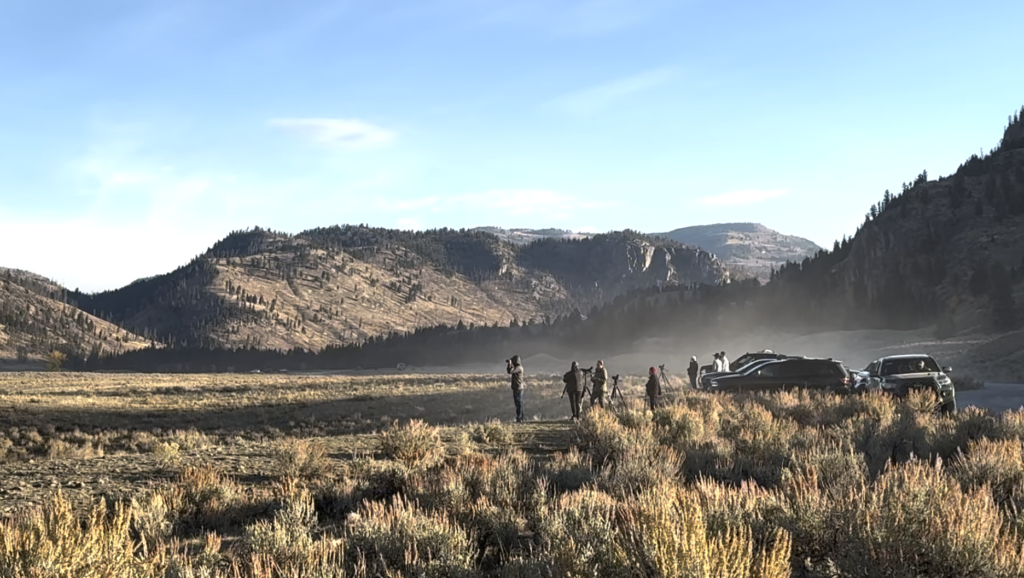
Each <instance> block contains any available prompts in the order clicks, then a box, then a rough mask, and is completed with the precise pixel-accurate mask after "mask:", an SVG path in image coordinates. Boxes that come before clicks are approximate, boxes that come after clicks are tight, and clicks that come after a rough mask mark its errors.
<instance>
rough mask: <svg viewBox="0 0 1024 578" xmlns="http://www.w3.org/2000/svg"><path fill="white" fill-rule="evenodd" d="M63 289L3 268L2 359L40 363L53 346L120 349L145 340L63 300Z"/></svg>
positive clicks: (79, 351) (82, 350)
mask: <svg viewBox="0 0 1024 578" xmlns="http://www.w3.org/2000/svg"><path fill="white" fill-rule="evenodd" d="M64 296H65V292H64V290H63V289H62V288H61V287H59V286H57V285H56V284H55V283H53V282H52V281H50V280H48V279H44V278H42V277H39V276H38V275H34V274H32V273H28V272H25V271H18V270H13V269H3V268H0V364H3V365H6V366H11V365H15V364H17V365H29V366H31V365H33V364H38V363H39V362H40V361H41V360H42V359H43V358H44V357H45V356H46V355H48V354H49V353H50V352H51V351H54V350H58V351H62V352H64V353H68V354H75V355H89V354H90V353H93V352H95V353H97V354H117V353H122V352H124V351H131V350H134V349H139V348H141V347H145V346H147V345H148V344H149V342H147V341H146V340H144V339H143V338H141V337H139V336H138V335H134V334H132V333H130V332H128V331H125V330H124V329H122V328H120V327H118V326H116V325H114V324H112V323H109V322H107V321H104V320H102V319H99V318H97V317H95V316H93V315H90V314H88V313H85V312H83V311H81V310H80V309H78V308H75V307H72V306H70V305H67V304H66V303H64V302H63V299H64Z"/></svg>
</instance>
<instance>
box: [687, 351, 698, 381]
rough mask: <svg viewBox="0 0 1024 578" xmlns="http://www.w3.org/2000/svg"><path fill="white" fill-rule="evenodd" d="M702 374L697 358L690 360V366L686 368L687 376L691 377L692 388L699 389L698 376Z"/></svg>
mask: <svg viewBox="0 0 1024 578" xmlns="http://www.w3.org/2000/svg"><path fill="white" fill-rule="evenodd" d="M698 373H700V364H699V363H697V356H696V355H694V356H693V357H691V358H690V366H689V367H687V368H686V374H687V375H689V376H690V387H697V374H698Z"/></svg>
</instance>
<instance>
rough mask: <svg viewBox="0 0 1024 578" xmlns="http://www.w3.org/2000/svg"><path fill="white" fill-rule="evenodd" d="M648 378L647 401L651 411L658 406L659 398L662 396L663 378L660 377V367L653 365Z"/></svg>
mask: <svg viewBox="0 0 1024 578" xmlns="http://www.w3.org/2000/svg"><path fill="white" fill-rule="evenodd" d="M647 373H648V375H649V377H648V378H647V401H648V402H649V407H650V408H651V411H652V412H653V411H654V408H655V407H656V406H657V402H658V398H659V397H661V379H660V378H658V369H657V368H655V367H652V368H650V369H649V370H648V372H647Z"/></svg>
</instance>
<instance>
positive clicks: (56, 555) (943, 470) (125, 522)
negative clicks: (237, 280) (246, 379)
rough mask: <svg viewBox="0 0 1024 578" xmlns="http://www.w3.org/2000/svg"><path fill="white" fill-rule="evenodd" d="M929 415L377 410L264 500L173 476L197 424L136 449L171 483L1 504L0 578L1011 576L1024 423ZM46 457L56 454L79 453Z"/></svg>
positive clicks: (270, 488) (280, 470)
mask: <svg viewBox="0 0 1024 578" xmlns="http://www.w3.org/2000/svg"><path fill="white" fill-rule="evenodd" d="M275 379H276V378H275ZM281 379H285V378H281ZM410 379H411V378H410ZM392 385H394V384H392ZM365 386H366V388H367V390H373V384H371V383H366V384H365ZM489 386H490V385H489V383H488V382H487V381H483V380H482V381H481V382H480V383H478V384H476V385H475V386H474V387H480V388H485V387H489ZM378 387H379V386H378ZM440 389H441V391H439V393H438V395H443V392H444V390H443V388H440ZM503 393H504V392H503ZM257 395H259V394H257ZM554 395H555V396H557V392H556V393H555V394H554ZM264 399H267V398H266V397H265V398H264ZM210 403H212V401H211V402H210ZM931 409H932V408H931V406H930V402H928V400H926V399H923V398H921V397H920V396H910V397H908V398H907V399H903V400H897V399H893V398H890V397H885V396H876V395H865V396H846V397H836V396H830V395H818V394H809V393H806V392H795V393H779V394H773V395H749V396H737V397H733V396H724V395H713V394H707V393H703V392H685V393H684V394H683V395H680V396H678V397H677V398H676V399H675V400H674V401H673V402H672V403H669V404H666V405H665V406H663V407H660V408H659V409H658V410H657V411H655V412H654V413H653V414H652V413H651V412H647V411H644V410H643V408H642V406H640V405H639V402H636V401H635V400H634V401H631V402H629V403H625V404H617V405H616V407H615V408H614V409H613V410H606V409H600V408H597V409H591V410H588V411H587V412H586V413H585V414H584V417H583V420H582V421H581V423H579V424H571V423H568V422H567V421H565V420H559V421H542V420H538V421H532V422H531V423H529V424H515V425H513V424H502V423H499V422H497V421H493V420H491V421H484V422H482V423H471V424H466V425H463V426H446V427H441V426H438V425H435V424H432V423H430V422H429V421H427V420H423V419H409V420H401V421H395V420H392V419H388V420H386V421H384V420H382V419H380V416H376V423H379V424H381V425H382V426H383V427H382V428H380V430H379V431H378V432H377V433H374V434H371V435H366V436H362V437H359V441H358V444H356V442H354V441H351V440H349V441H346V442H344V443H347V444H350V446H351V447H354V446H355V445H361V447H364V448H365V449H364V451H362V452H361V453H349V454H345V455H341V454H339V453H338V451H337V449H336V448H337V447H338V444H339V443H342V442H341V441H339V440H336V439H332V438H293V437H288V436H278V437H279V439H275V440H272V441H267V442H265V443H264V445H263V446H261V447H264V448H266V453H267V456H268V458H267V461H268V464H269V465H268V466H267V470H266V471H267V476H268V478H269V481H267V482H265V483H262V484H261V483H254V482H252V481H251V480H249V481H246V478H245V476H242V475H237V474H232V473H231V472H226V471H223V470H221V469H218V468H214V467H211V466H207V465H202V464H196V463H194V462H192V461H191V459H192V458H190V457H188V456H189V455H190V454H187V453H186V449H185V447H186V446H188V447H189V448H193V450H194V448H197V447H207V448H210V447H211V444H214V443H215V440H211V439H210V438H208V437H207V438H204V437H203V436H202V435H200V432H191V433H190V432H189V431H188V430H168V431H162V432H161V433H160V435H159V436H157V435H156V434H147V435H146V436H142V435H141V434H137V435H136V437H137V438H138V439H136V440H135V443H136V445H137V446H138V447H139V448H143V447H148V448H150V449H149V450H147V451H149V452H154V453H157V454H160V455H163V454H164V453H168V454H174V453H175V452H172V451H171V450H169V449H167V447H173V446H172V445H171V444H178V446H179V447H180V448H181V449H179V450H178V451H177V453H176V457H177V461H176V463H177V464H179V465H178V466H175V467H177V468H179V469H177V473H176V474H175V476H174V478H173V480H172V481H170V482H168V483H166V484H163V485H161V486H157V487H155V488H154V489H152V490H151V491H148V492H144V493H139V494H136V495H134V496H133V499H131V500H128V501H126V502H109V501H97V502H94V504H93V507H92V508H91V509H84V510H79V509H77V508H74V507H72V506H71V505H70V504H69V502H68V501H67V500H66V498H64V497H63V496H58V497H55V498H53V500H51V501H50V502H48V503H47V504H46V505H45V507H41V508H37V509H34V510H24V511H21V512H20V513H18V514H17V515H15V516H13V517H12V518H10V519H8V520H7V521H5V522H3V524H4V526H3V527H2V528H0V577H2V576H42V575H48V576H49V575H55V576H140V577H150V576H152V577H157V576H162V577H170V576H205V577H208V578H227V577H246V578H249V577H251V578H270V577H279V576H280V577H293V576H294V577H306V576H308V577H318V578H324V577H342V576H344V577H369V576H408V575H415V576H462V577H467V578H469V577H478V576H479V577H483V576H502V577H516V576H524V577H525V576H552V577H554V576H595V575H597V576H610V577H623V578H625V577H629V578H633V577H640V576H666V577H669V576H678V577H712V576H714V577H719V576H721V577H724V576H737V577H739V576H755V577H765V578H767V577H772V578H775V577H778V578H782V577H786V576H836V577H847V576H906V577H917V576H1006V577H1010V576H1021V575H1024V517H1022V516H1021V514H1020V512H1021V511H1024V412H1007V413H1004V414H992V413H989V412H985V411H981V410H976V409H973V410H969V411H961V412H957V413H955V414H953V415H951V416H943V415H939V414H936V413H934V412H932V411H931ZM58 434H59V432H58ZM58 434H53V435H50V438H47V437H46V435H47V434H46V432H45V431H44V432H42V433H40V432H36V435H35V436H32V435H29V434H25V433H24V432H21V433H19V436H18V439H19V440H21V438H22V437H26V438H34V437H38V439H39V440H40V441H41V443H44V444H45V443H46V441H47V439H63V438H59V435H58ZM54 436H57V437H54ZM4 439H9V440H10V438H4ZM346 439H348V438H346ZM64 441H65V443H67V444H69V445H68V446H67V447H65V448H63V449H62V447H61V446H56V445H53V444H51V446H50V447H54V448H56V449H54V450H53V451H54V452H55V454H62V453H68V454H71V455H74V454H77V453H78V452H86V451H94V450H87V449H86V446H85V445H82V444H79V443H78V442H73V441H72V438H70V437H69V438H67V439H66V440H64ZM11 443H14V442H11ZM89 447H94V446H89ZM213 448H214V449H216V448H217V446H213ZM193 450H188V451H193ZM551 450H557V451H555V452H552V451H551ZM75 457H80V456H75ZM171 457H173V456H167V458H168V460H170V461H173V460H171ZM54 459H57V460H59V459H62V458H60V457H58V456H57V455H55V456H54ZM77 518H83V519H84V520H85V522H84V523H82V524H79V523H77V522H75V523H72V520H75V519H77ZM58 560H66V561H67V562H66V564H67V565H66V570H61V571H63V572H64V573H60V572H61V571H55V572H51V573H45V572H44V573H42V574H40V573H38V571H37V573H35V574H33V573H32V571H30V570H29V569H30V568H56V566H53V565H54V564H56V563H57V561H58ZM86 561H88V564H86ZM48 564H49V565H50V566H47V565H48Z"/></svg>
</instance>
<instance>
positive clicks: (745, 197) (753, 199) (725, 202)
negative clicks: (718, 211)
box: [700, 189, 787, 207]
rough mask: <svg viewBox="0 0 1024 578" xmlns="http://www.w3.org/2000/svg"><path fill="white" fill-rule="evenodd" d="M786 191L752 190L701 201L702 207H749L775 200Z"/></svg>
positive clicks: (705, 198) (734, 192)
mask: <svg viewBox="0 0 1024 578" xmlns="http://www.w3.org/2000/svg"><path fill="white" fill-rule="evenodd" d="M786 192H787V191H786V189H750V190H746V191H733V192H731V193H724V194H721V195H715V196H712V197H704V198H703V199H701V200H700V202H701V204H702V205H707V206H711V207H731V206H737V205H749V204H751V203H759V202H761V201H767V200H768V199H774V198H776V197H781V196H782V195H785V194H786Z"/></svg>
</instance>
